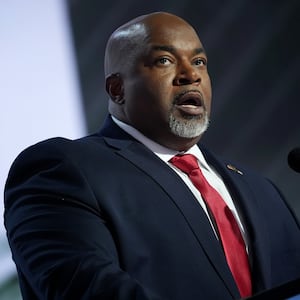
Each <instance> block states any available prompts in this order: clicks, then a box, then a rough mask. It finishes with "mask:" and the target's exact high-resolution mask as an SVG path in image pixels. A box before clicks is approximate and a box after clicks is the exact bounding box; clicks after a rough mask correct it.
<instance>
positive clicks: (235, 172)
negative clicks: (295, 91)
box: [202, 149, 271, 290]
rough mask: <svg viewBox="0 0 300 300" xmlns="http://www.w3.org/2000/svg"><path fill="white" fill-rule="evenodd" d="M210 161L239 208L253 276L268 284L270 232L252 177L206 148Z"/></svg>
mask: <svg viewBox="0 0 300 300" xmlns="http://www.w3.org/2000/svg"><path fill="white" fill-rule="evenodd" d="M202 151H203V152H204V155H205V158H206V159H207V161H208V162H209V163H210V164H211V165H212V166H214V167H215V168H216V170H217V172H218V173H219V174H220V175H221V177H222V178H223V180H224V182H225V184H226V186H227V188H228V190H229V192H230V194H231V197H232V198H233V201H234V203H235V206H236V208H237V210H238V213H239V216H240V218H241V221H242V222H243V224H244V225H245V229H246V232H247V236H248V243H249V257H250V263H251V268H252V271H253V272H252V273H253V276H255V282H256V285H257V286H256V287H255V286H254V290H255V289H256V288H258V289H262V288H264V287H265V286H266V281H267V278H270V277H271V274H270V270H271V269H270V255H269V252H268V251H266V249H264V251H262V245H268V244H269V243H268V239H269V237H268V233H267V232H266V230H265V228H266V226H265V224H264V222H265V221H264V220H265V216H264V215H263V214H262V209H260V201H261V199H258V198H257V196H256V195H255V194H254V193H253V190H252V189H251V188H250V187H249V183H248V182H249V178H248V179H246V177H248V175H247V174H244V173H243V171H241V170H239V169H237V168H236V167H235V166H234V165H232V164H230V163H224V162H220V161H218V160H217V159H216V158H215V157H214V156H212V155H211V154H210V153H209V152H208V151H206V150H203V149H202Z"/></svg>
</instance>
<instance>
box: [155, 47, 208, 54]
mask: <svg viewBox="0 0 300 300" xmlns="http://www.w3.org/2000/svg"><path fill="white" fill-rule="evenodd" d="M151 50H154V51H166V52H170V53H172V54H176V48H175V47H173V46H166V45H154V46H152V47H151ZM201 53H204V54H205V55H206V52H205V50H204V48H202V47H199V48H196V49H194V55H198V54H201Z"/></svg>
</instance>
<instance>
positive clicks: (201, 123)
mask: <svg viewBox="0 0 300 300" xmlns="http://www.w3.org/2000/svg"><path fill="white" fill-rule="evenodd" d="M201 119H202V120H199V117H189V118H186V119H176V118H175V117H174V115H173V114H172V113H171V114H170V117H169V126H170V129H171V131H172V132H173V133H174V134H175V135H177V136H179V137H183V138H195V137H198V136H200V135H201V134H203V133H204V132H205V131H206V129H207V128H208V125H209V118H208V114H207V112H206V111H205V112H204V115H203V116H202V118H201Z"/></svg>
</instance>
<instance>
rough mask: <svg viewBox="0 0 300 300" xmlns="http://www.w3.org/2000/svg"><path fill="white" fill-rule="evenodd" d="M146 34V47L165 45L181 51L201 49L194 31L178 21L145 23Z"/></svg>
mask: <svg viewBox="0 0 300 300" xmlns="http://www.w3.org/2000/svg"><path fill="white" fill-rule="evenodd" d="M146 32H147V39H146V40H145V42H146V43H145V46H146V47H150V48H153V46H156V45H166V46H170V47H173V48H175V49H181V50H193V49H196V48H197V49H198V48H203V46H202V44H201V41H200V39H199V37H198V35H197V33H196V31H195V30H194V29H193V28H192V27H191V26H190V25H189V24H187V23H185V22H183V21H181V20H180V19H179V21H178V20H177V19H175V20H172V19H171V20H169V21H167V20H162V21H159V22H151V23H150V24H147V23H146Z"/></svg>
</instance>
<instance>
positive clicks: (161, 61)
mask: <svg viewBox="0 0 300 300" xmlns="http://www.w3.org/2000/svg"><path fill="white" fill-rule="evenodd" d="M155 63H156V64H157V65H163V66H166V65H170V64H171V63H172V62H171V59H170V58H168V57H165V56H164V57H160V58H158V59H157V60H156V61H155Z"/></svg>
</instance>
